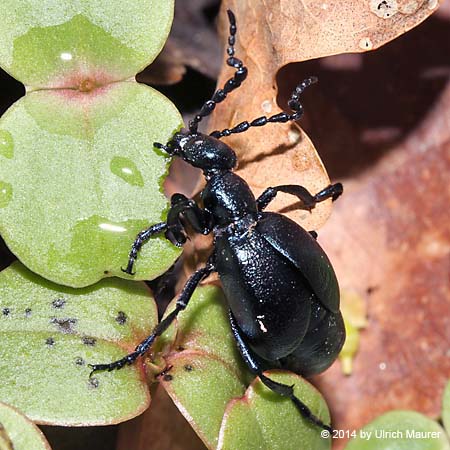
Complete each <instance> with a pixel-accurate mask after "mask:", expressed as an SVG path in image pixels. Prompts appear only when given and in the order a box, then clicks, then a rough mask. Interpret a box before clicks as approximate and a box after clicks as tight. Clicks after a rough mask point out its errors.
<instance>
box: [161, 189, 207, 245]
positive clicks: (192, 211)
mask: <svg viewBox="0 0 450 450" xmlns="http://www.w3.org/2000/svg"><path fill="white" fill-rule="evenodd" d="M170 202H171V205H172V206H171V208H170V211H169V214H168V216H167V225H168V231H171V229H172V228H176V229H177V230H179V231H180V230H182V229H183V225H182V224H181V221H180V216H181V215H183V217H184V218H185V220H186V221H187V222H188V223H189V224H190V225H191V226H192V228H193V229H194V231H195V232H196V233H201V234H208V233H210V232H211V230H212V216H211V214H210V213H209V212H208V211H206V210H204V209H201V208H199V207H198V206H197V204H196V203H195V202H194V200H191V199H189V198H187V197H186V196H184V195H183V194H173V195H172V198H171V199H170ZM182 244H184V241H183V242H182Z"/></svg>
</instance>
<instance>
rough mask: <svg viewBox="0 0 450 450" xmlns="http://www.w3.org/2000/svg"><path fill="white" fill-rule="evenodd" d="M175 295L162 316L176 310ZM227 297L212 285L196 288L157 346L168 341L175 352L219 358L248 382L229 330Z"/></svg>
mask: <svg viewBox="0 0 450 450" xmlns="http://www.w3.org/2000/svg"><path fill="white" fill-rule="evenodd" d="M176 300H177V298H175V299H174V300H173V301H172V303H171V304H170V305H169V306H168V307H167V310H166V312H165V316H167V315H168V314H169V313H170V312H171V311H173V310H174V309H175V303H176ZM225 302H226V300H225V297H224V295H223V291H222V289H220V288H219V287H217V286H213V285H206V286H201V287H198V288H197V289H196V290H195V292H194V294H193V296H192V298H191V300H190V302H189V306H188V308H186V310H185V311H182V312H181V313H180V314H179V315H178V318H177V320H176V321H175V323H174V325H173V326H171V327H170V328H169V329H168V330H167V332H166V333H165V334H164V335H163V336H162V337H161V340H160V341H161V342H160V343H159V346H163V345H165V344H164V343H166V344H167V343H170V345H171V347H172V349H173V350H174V351H180V350H181V349H183V350H194V351H199V352H202V353H205V354H208V355H210V356H212V357H214V358H216V359H219V360H221V361H222V362H223V363H224V364H226V365H228V366H229V367H230V369H231V370H233V371H234V372H236V373H237V374H242V377H243V378H242V381H243V382H244V383H245V382H250V381H251V379H253V377H251V375H250V377H249V376H248V375H249V374H248V373H246V367H245V364H244V362H243V361H242V358H241V356H240V354H239V351H238V349H237V346H236V341H235V340H234V337H233V335H232V333H231V328H230V322H229V319H228V314H227V307H226V303H225Z"/></svg>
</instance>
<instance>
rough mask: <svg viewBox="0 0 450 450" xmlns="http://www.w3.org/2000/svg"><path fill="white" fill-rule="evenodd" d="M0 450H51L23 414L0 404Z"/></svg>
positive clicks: (37, 429) (40, 433)
mask: <svg viewBox="0 0 450 450" xmlns="http://www.w3.org/2000/svg"><path fill="white" fill-rule="evenodd" d="M0 449H1V450H51V449H50V445H49V444H48V442H47V440H46V439H45V437H44V435H43V434H42V432H41V430H39V428H38V427H37V426H36V425H34V424H33V422H31V421H30V420H29V419H27V418H26V417H25V416H24V415H23V414H21V413H19V411H17V410H16V409H14V408H12V407H11V406H9V405H5V404H4V403H0Z"/></svg>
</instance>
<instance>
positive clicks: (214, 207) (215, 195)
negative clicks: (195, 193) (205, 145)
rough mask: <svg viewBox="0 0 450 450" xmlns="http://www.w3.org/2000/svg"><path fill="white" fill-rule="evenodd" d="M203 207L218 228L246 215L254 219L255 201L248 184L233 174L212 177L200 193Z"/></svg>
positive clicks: (255, 213) (255, 212)
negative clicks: (211, 216) (210, 214)
mask: <svg viewBox="0 0 450 450" xmlns="http://www.w3.org/2000/svg"><path fill="white" fill-rule="evenodd" d="M202 200H203V205H204V207H205V208H206V209H207V210H208V211H210V212H211V213H212V215H213V217H214V223H215V225H218V226H226V225H229V224H231V223H233V222H236V221H237V220H239V219H242V218H243V217H245V216H247V215H251V216H254V218H255V219H256V216H257V208H256V200H255V196H254V195H253V193H252V191H251V190H250V187H249V186H248V184H247V183H246V182H245V181H244V180H243V179H242V178H241V177H239V176H238V175H236V174H235V173H233V172H222V173H217V174H215V175H212V176H211V177H210V178H209V180H208V183H207V184H206V187H205V189H203V192H202Z"/></svg>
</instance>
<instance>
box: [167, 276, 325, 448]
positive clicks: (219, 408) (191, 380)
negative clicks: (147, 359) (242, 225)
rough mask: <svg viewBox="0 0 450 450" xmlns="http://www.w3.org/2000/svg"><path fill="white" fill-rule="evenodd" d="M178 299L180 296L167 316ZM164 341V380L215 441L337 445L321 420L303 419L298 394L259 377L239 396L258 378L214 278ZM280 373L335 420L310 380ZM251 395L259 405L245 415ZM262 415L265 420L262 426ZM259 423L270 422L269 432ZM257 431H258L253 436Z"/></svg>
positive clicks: (235, 444) (235, 445)
mask: <svg viewBox="0 0 450 450" xmlns="http://www.w3.org/2000/svg"><path fill="white" fill-rule="evenodd" d="M174 306H175V300H174V302H172V304H171V305H169V307H168V308H167V312H166V315H167V314H168V313H169V312H170V311H172V310H173V308H174ZM158 347H159V349H160V350H159V351H160V352H161V353H162V354H163V357H164V359H165V365H166V367H168V368H170V370H168V371H167V373H166V374H165V375H164V376H163V377H162V378H161V383H162V384H163V386H164V387H165V389H166V390H167V391H168V393H169V395H170V396H171V397H172V399H173V400H174V402H175V403H176V404H177V406H178V408H179V409H180V411H181V412H182V413H183V414H184V416H185V417H186V419H187V420H188V421H189V422H190V423H191V425H192V426H193V428H194V429H195V430H196V432H197V434H198V435H199V436H200V437H201V438H202V440H203V441H204V442H205V443H206V445H208V447H209V448H214V449H215V448H217V446H218V445H219V447H220V446H222V445H224V448H231V449H241V448H242V449H244V448H245V449H246V450H247V449H249V450H251V449H253V448H260V447H258V445H259V444H256V443H257V442H259V443H260V442H263V444H264V445H265V446H262V447H261V448H264V449H265V448H267V449H269V448H270V449H272V448H274V449H275V448H280V449H283V450H284V449H285V448H290V447H283V446H282V445H281V443H283V444H284V445H286V440H289V439H290V440H292V442H293V444H292V445H293V447H292V448H295V449H298V448H303V447H299V446H298V445H299V442H301V443H303V442H305V441H306V442H311V443H313V444H314V445H316V444H317V446H316V447H314V445H313V446H312V447H311V448H314V449H316V448H317V449H318V450H320V449H322V448H324V449H328V448H329V447H330V445H329V440H327V439H325V440H323V439H322V438H320V430H319V429H318V428H317V427H314V426H312V425H311V424H309V423H304V420H303V419H302V418H301V416H300V414H299V412H298V411H297V409H296V408H295V407H294V405H293V404H292V403H291V401H289V400H288V401H285V399H282V398H281V397H279V396H278V395H277V394H274V393H271V392H266V391H267V390H266V388H264V387H263V386H260V383H259V382H256V381H254V382H253V384H252V386H251V387H250V388H249V389H248V390H247V394H246V397H244V400H242V401H241V400H236V398H238V397H241V396H242V395H243V394H244V392H245V388H246V386H247V385H248V383H249V382H250V380H252V379H253V378H254V377H253V376H252V375H251V374H250V373H249V371H248V369H247V368H246V367H245V364H244V363H243V361H242V358H241V356H240V355H239V353H238V351H237V347H236V342H235V340H234V338H233V335H232V333H231V329H230V324H229V320H228V315H227V307H226V303H225V299H224V296H223V293H222V291H221V289H219V288H217V287H215V286H211V285H209V286H204V287H200V288H197V289H196V291H195V292H194V295H193V297H192V299H191V301H190V302H189V305H188V307H187V308H186V310H185V311H183V312H181V313H180V314H179V316H178V319H177V322H176V325H174V326H172V327H170V328H169V330H168V331H167V332H166V333H165V334H164V335H163V336H162V339H161V340H160V341H159V343H158ZM273 377H274V379H277V380H280V381H287V382H288V383H289V384H293V383H295V384H296V392H297V394H298V395H299V396H300V398H301V399H302V400H303V401H305V403H306V404H307V405H308V406H310V407H311V408H312V409H313V410H314V411H317V412H318V414H319V415H320V417H322V418H323V420H325V421H327V422H329V416H328V411H327V408H326V404H325V402H324V401H323V399H322V397H321V396H320V394H318V393H317V392H316V391H315V390H314V389H313V388H312V387H311V386H310V385H309V384H308V383H307V382H306V381H304V380H303V379H301V378H300V377H298V376H296V375H292V374H290V375H288V374H279V373H275V372H274V374H273ZM255 386H256V387H255ZM250 398H254V399H256V400H255V405H252V406H251V407H250V409H249V410H246V411H245V415H244V416H242V415H240V414H241V412H242V411H241V407H242V404H245V405H246V406H245V408H248V405H247V403H248V401H249V399H250ZM252 401H253V400H252ZM227 405H228V406H227ZM255 411H256V413H255ZM224 414H225V417H224ZM255 414H256V415H255ZM277 418H280V421H278V419H277ZM259 420H261V423H260V424H258V423H257V424H256V425H255V421H256V422H257V421H259ZM271 422H273V424H271ZM280 423H281V425H280ZM286 424H288V426H287V427H286ZM255 426H256V428H255ZM260 427H264V429H265V430H264V433H262V432H261V431H260ZM230 430H238V432H237V434H236V433H235V431H230ZM253 433H257V434H258V438H255V439H253V437H252V438H250V437H249V436H252V434H253ZM219 436H220V437H219ZM241 441H242V442H241ZM219 443H220V444H219ZM241 444H242V445H241ZM271 445H274V447H271ZM276 445H278V447H277V446H276ZM295 445H296V446H295ZM304 448H307V447H304Z"/></svg>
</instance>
